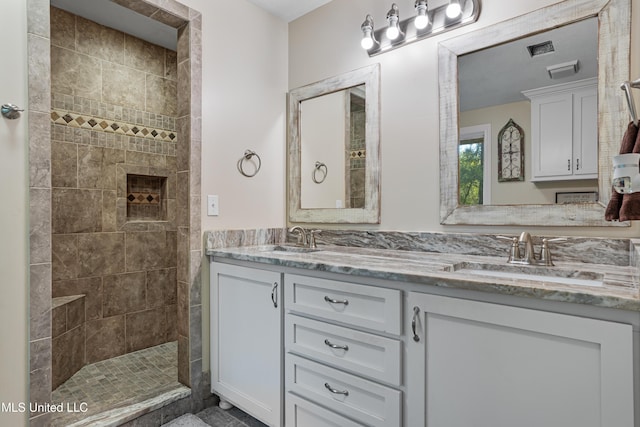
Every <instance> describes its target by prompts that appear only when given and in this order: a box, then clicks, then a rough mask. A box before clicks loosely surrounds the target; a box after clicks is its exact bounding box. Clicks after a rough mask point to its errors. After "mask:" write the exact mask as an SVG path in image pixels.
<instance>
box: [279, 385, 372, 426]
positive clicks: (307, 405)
mask: <svg viewBox="0 0 640 427" xmlns="http://www.w3.org/2000/svg"><path fill="white" fill-rule="evenodd" d="M285 401H286V402H287V403H286V408H285V411H286V412H285V417H286V420H287V427H364V425H363V424H360V423H356V422H353V421H351V420H349V419H348V418H345V417H343V416H342V415H338V414H336V413H335V412H331V411H329V410H327V409H324V408H322V407H320V406H318V405H316V404H314V403H311V402H309V401H308V400H305V399H302V398H301V397H298V396H296V395H295V394H292V393H287V397H286V398H285Z"/></svg>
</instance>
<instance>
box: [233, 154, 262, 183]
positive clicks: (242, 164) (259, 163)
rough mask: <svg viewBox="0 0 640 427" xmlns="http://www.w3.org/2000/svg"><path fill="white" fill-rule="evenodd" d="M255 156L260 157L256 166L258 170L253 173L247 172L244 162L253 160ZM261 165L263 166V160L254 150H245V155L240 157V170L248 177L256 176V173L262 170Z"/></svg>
mask: <svg viewBox="0 0 640 427" xmlns="http://www.w3.org/2000/svg"><path fill="white" fill-rule="evenodd" d="M253 156H256V157H257V158H258V166H256V170H255V171H254V172H253V173H247V172H245V171H244V162H245V160H251V158H252V157H253ZM261 166H262V160H260V156H258V155H257V154H256V152H255V151H253V150H244V155H243V156H242V157H240V160H238V172H240V173H241V174H242V175H244V176H246V177H247V178H252V177H254V176H256V174H257V173H258V172H259V171H260V167H261Z"/></svg>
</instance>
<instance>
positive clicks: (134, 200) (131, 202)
mask: <svg viewBox="0 0 640 427" xmlns="http://www.w3.org/2000/svg"><path fill="white" fill-rule="evenodd" d="M166 197H167V177H166V176H149V175H131V174H127V221H166V220H167V202H166Z"/></svg>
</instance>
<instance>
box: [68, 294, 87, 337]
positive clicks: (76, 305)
mask: <svg viewBox="0 0 640 427" xmlns="http://www.w3.org/2000/svg"><path fill="white" fill-rule="evenodd" d="M85 300H86V297H85V298H78V299H75V300H73V301H70V302H69V303H67V304H65V305H66V306H67V329H68V330H71V329H74V328H76V327H78V326H80V325H82V324H83V323H84V322H85V320H86V318H85V305H86V304H85Z"/></svg>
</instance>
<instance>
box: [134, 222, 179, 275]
mask: <svg viewBox="0 0 640 427" xmlns="http://www.w3.org/2000/svg"><path fill="white" fill-rule="evenodd" d="M126 236H127V237H126V253H127V261H126V266H127V271H139V270H155V269H159V268H169V267H175V266H176V255H177V254H176V244H177V243H176V233H175V232H173V231H167V232H165V231H148V232H130V233H127V235H126Z"/></svg>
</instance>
